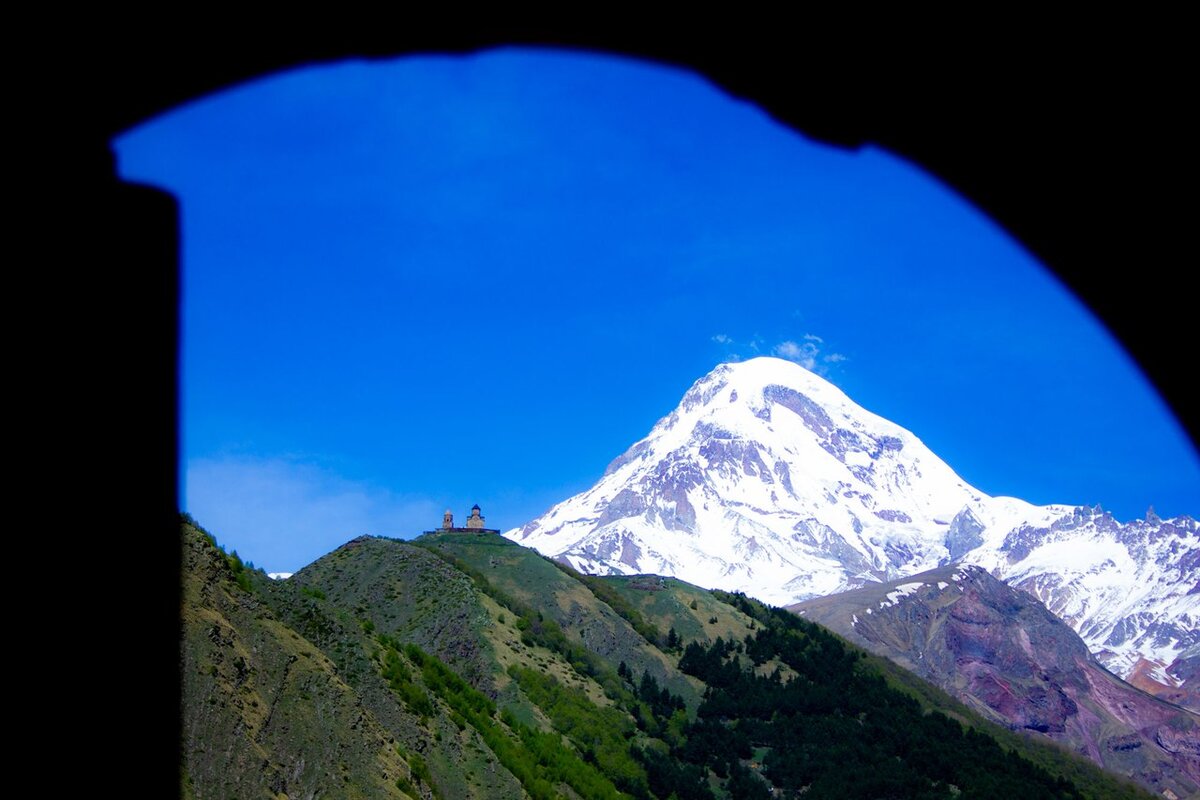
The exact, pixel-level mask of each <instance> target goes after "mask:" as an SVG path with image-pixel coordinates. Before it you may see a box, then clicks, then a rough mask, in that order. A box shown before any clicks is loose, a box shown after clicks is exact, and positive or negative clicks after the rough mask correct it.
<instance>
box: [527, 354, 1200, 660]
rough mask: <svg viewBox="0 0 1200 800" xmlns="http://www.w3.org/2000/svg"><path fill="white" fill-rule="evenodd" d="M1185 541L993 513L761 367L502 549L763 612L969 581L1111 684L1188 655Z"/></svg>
mask: <svg viewBox="0 0 1200 800" xmlns="http://www.w3.org/2000/svg"><path fill="white" fill-rule="evenodd" d="M1196 534H1197V532H1196V530H1195V526H1194V525H1189V524H1188V523H1187V522H1186V521H1184V520H1183V519H1177V520H1168V521H1158V522H1154V521H1153V520H1148V521H1147V522H1145V523H1140V522H1139V523H1131V524H1129V525H1122V524H1121V523H1119V522H1117V521H1116V520H1115V519H1113V518H1112V516H1111V515H1110V514H1107V513H1105V512H1103V511H1102V510H1100V508H1099V507H1098V506H1097V507H1095V508H1088V507H1082V506H1081V507H1075V506H1068V505H1050V506H1040V507H1039V506H1034V505H1032V504H1030V503H1026V502H1024V501H1022V500H1019V499H1016V498H1010V497H990V496H988V495H986V494H984V493H983V492H981V491H979V490H978V489H975V488H974V487H972V486H970V485H968V484H967V483H966V482H965V481H964V480H963V479H962V478H960V477H959V476H958V475H957V474H956V473H955V472H954V470H952V469H951V468H950V467H949V466H948V465H947V464H946V463H945V462H943V461H942V460H941V459H940V458H938V457H937V456H936V455H935V454H934V453H933V452H932V451H930V450H929V448H927V447H926V446H925V445H924V444H923V443H922V442H921V441H920V439H918V438H917V437H916V436H915V435H913V434H912V433H911V432H909V431H907V430H905V429H904V428H902V427H900V426H899V425H897V424H895V423H893V422H890V421H888V420H886V419H884V418H882V417H879V416H876V415H875V414H872V413H871V412H869V411H867V410H866V409H864V408H862V407H861V406H859V405H858V404H856V403H855V402H854V401H853V400H851V399H850V398H849V397H848V396H847V395H846V394H845V393H844V392H842V391H841V390H840V389H838V388H837V387H835V386H834V385H833V384H831V383H829V382H828V381H826V380H825V379H823V378H821V377H820V376H819V375H816V374H814V373H812V372H810V371H808V370H806V369H805V368H804V367H802V366H800V365H799V364H795V363H792V362H790V361H785V360H783V359H779V358H770V357H762V358H754V359H750V360H749V361H741V362H732V363H727V364H721V365H719V366H717V367H716V368H714V369H713V370H712V371H711V372H709V373H708V374H707V375H705V376H704V377H702V378H701V379H700V380H698V381H696V382H695V383H694V384H693V385H692V386H691V387H690V388H689V389H688V391H687V392H686V393H685V394H684V396H683V398H682V399H681V400H680V403H679V405H678V406H677V407H676V408H675V409H674V410H673V411H671V412H670V413H669V414H668V415H667V416H665V417H663V418H662V419H661V420H659V421H658V423H657V424H656V425H655V426H654V428H653V429H652V430H651V431H650V433H649V434H648V435H647V436H646V437H645V438H643V439H641V440H640V441H638V442H636V443H634V444H633V445H632V446H631V447H630V448H629V449H628V450H626V451H625V452H624V453H623V454H621V455H620V456H619V457H617V458H616V459H614V460H613V461H612V463H610V464H609V465H608V469H607V470H606V471H605V473H604V475H603V477H602V478H601V479H600V481H599V482H598V483H597V484H596V485H595V486H593V487H592V488H591V489H588V490H587V491H585V492H583V493H582V494H579V495H576V496H575V497H572V498H570V499H568V500H566V501H564V502H562V503H560V504H558V505H556V506H554V507H553V508H551V509H550V510H549V511H548V512H546V514H544V515H543V516H541V517H540V518H538V519H536V520H533V521H531V522H529V523H527V524H525V525H523V526H522V527H520V528H517V529H515V530H511V531H509V532H508V533H506V534H505V535H506V536H507V537H509V538H511V539H514V540H516V541H519V542H521V543H522V544H525V545H527V546H530V547H533V548H535V549H537V550H539V551H541V552H542V553H543V554H544V555H547V556H550V557H553V558H558V559H560V560H563V561H566V562H568V563H570V564H571V566H573V567H574V568H576V569H578V570H580V571H581V572H587V573H600V574H613V573H616V574H627V575H628V574H639V573H655V574H659V575H668V576H674V577H679V578H682V579H685V580H687V581H689V582H691V583H696V584H699V585H702V586H706V587H712V588H720V589H725V590H730V591H743V592H746V593H747V594H749V595H752V596H754V597H757V598H758V599H760V600H764V601H766V602H769V603H773V604H776V605H787V604H790V603H795V602H797V601H801V600H805V599H808V598H812V597H817V596H822V595H827V594H832V593H834V592H840V591H845V590H848V589H853V588H857V587H860V586H863V585H866V584H869V583H874V582H880V581H888V580H892V579H896V578H901V577H904V576H906V575H913V574H915V573H918V572H922V571H925V570H929V569H933V568H935V567H939V566H942V565H945V564H948V563H951V562H964V563H972V564H977V565H980V566H981V567H983V568H985V569H987V570H988V571H989V572H990V573H991V574H992V575H994V576H996V577H998V578H1001V579H1004V580H1008V581H1009V582H1010V583H1012V584H1013V585H1015V586H1019V587H1020V588H1024V589H1027V590H1028V591H1030V592H1031V593H1033V594H1035V595H1037V596H1038V597H1039V598H1040V599H1042V600H1043V601H1044V602H1046V604H1047V605H1048V606H1049V607H1050V608H1051V610H1053V611H1054V612H1055V613H1058V614H1060V616H1062V617H1063V618H1064V619H1065V620H1067V621H1068V623H1069V624H1071V625H1072V626H1073V627H1075V629H1076V630H1080V631H1087V634H1086V636H1087V641H1088V643H1089V645H1090V646H1092V647H1093V649H1094V651H1095V652H1096V653H1097V654H1098V655H1100V656H1101V657H1102V658H1104V659H1105V660H1106V663H1108V664H1111V665H1112V666H1113V668H1114V669H1116V670H1118V671H1119V672H1121V673H1122V674H1125V673H1126V672H1127V670H1128V669H1129V668H1130V667H1131V666H1132V664H1134V663H1135V662H1136V661H1137V659H1138V658H1140V657H1143V656H1145V657H1147V658H1150V659H1151V660H1153V661H1155V662H1156V663H1159V664H1161V665H1163V666H1164V668H1165V667H1166V666H1169V665H1170V664H1171V663H1172V661H1173V659H1174V657H1175V655H1176V654H1177V653H1178V651H1179V650H1181V649H1182V648H1185V647H1188V646H1190V645H1192V644H1194V643H1196V642H1198V641H1200V638H1197V634H1196V633H1195V630H1196V625H1195V624H1194V622H1195V620H1196V619H1197V618H1198V617H1200V614H1198V613H1197V612H1198V606H1200V595H1197V594H1193V595H1188V594H1187V593H1186V592H1187V590H1188V589H1190V588H1192V587H1194V586H1195V584H1196V573H1197V569H1198V568H1200V561H1198V559H1200V539H1198V538H1197V535H1196ZM1143 612H1145V613H1143ZM1189 631H1190V633H1189ZM1102 651H1103V652H1102Z"/></svg>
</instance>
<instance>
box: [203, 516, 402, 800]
mask: <svg viewBox="0 0 1200 800" xmlns="http://www.w3.org/2000/svg"><path fill="white" fill-rule="evenodd" d="M183 575H184V585H183V590H184V591H183V608H182V617H183V641H182V650H183V652H182V664H181V679H182V699H183V703H184V708H183V718H182V722H183V730H182V733H183V742H182V755H183V761H184V765H183V775H184V777H183V781H184V793H185V795H187V796H191V797H195V798H197V799H198V800H202V799H203V798H207V797H219V798H225V797H271V798H276V797H283V796H293V797H298V796H306V795H310V794H312V793H318V794H320V795H323V796H339V797H347V798H355V797H363V798H368V797H405V796H407V795H405V794H404V793H402V792H401V791H400V790H399V789H398V788H397V787H396V781H397V779H401V778H407V777H408V775H409V768H408V766H407V765H406V764H405V763H404V762H403V761H402V760H401V758H400V756H399V754H398V753H397V752H396V750H395V749H394V747H393V746H392V745H391V744H390V741H389V740H390V738H391V736H390V734H389V733H388V732H387V731H386V730H385V729H384V727H383V726H382V725H380V724H379V722H378V720H376V719H375V718H374V717H373V716H372V715H371V714H370V713H368V712H366V711H364V709H363V708H362V707H361V704H360V702H359V700H358V698H357V696H356V694H355V692H354V690H353V689H352V688H351V687H349V686H347V685H346V683H345V682H344V681H343V680H342V679H341V678H340V677H339V676H338V674H337V672H336V669H335V667H334V665H333V663H332V662H331V661H330V659H328V658H327V657H326V656H325V655H324V654H323V653H322V652H321V651H320V650H319V649H318V648H316V647H315V646H313V645H312V644H311V643H310V642H309V641H307V640H306V639H304V638H303V637H302V636H300V635H299V634H297V633H296V632H295V631H294V630H292V629H291V628H289V627H288V626H287V625H285V624H283V623H282V622H280V621H279V620H278V619H277V618H276V617H275V616H274V615H273V614H272V613H271V612H270V611H269V609H267V608H266V607H265V606H264V605H263V604H262V603H261V602H259V600H258V598H257V597H256V596H255V595H254V594H252V593H248V592H246V591H245V590H244V589H243V588H242V587H241V586H239V585H238V584H237V582H236V581H235V577H234V573H233V571H232V570H231V568H230V565H229V563H228V562H227V560H226V558H225V557H224V556H223V555H222V553H221V552H220V551H218V550H217V548H216V547H215V546H214V545H213V544H212V543H211V541H210V540H209V539H208V537H206V536H205V535H204V534H203V533H201V532H200V531H198V530H197V529H195V528H193V527H191V526H185V529H184V571H183ZM285 793H286V795H285Z"/></svg>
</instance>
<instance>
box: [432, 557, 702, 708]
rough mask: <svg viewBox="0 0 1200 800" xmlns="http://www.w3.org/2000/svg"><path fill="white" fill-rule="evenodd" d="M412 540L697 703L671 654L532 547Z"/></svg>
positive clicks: (692, 684) (695, 689) (696, 690)
mask: <svg viewBox="0 0 1200 800" xmlns="http://www.w3.org/2000/svg"><path fill="white" fill-rule="evenodd" d="M417 541H418V542H420V543H421V544H422V545H423V546H426V547H429V548H431V549H435V550H438V551H440V552H442V553H446V554H448V555H450V556H452V557H454V558H457V559H461V560H462V561H463V562H465V563H466V564H467V565H468V566H470V567H471V568H472V569H474V570H477V571H479V572H480V573H482V574H483V576H484V577H485V578H486V579H487V580H488V581H489V582H490V583H491V584H492V585H494V586H495V587H496V588H498V589H500V590H501V591H502V592H504V593H507V594H509V595H511V596H512V597H514V598H516V599H517V600H519V601H521V602H523V603H525V604H527V605H529V606H532V607H533V608H536V609H539V610H541V611H542V613H543V614H545V615H547V616H548V617H550V618H551V619H553V620H554V621H555V622H557V623H558V624H559V626H561V628H562V630H563V632H564V633H565V634H566V635H567V637H568V638H570V639H571V640H573V641H575V642H577V643H579V644H581V645H583V646H585V647H586V648H587V649H589V650H591V651H592V652H593V653H596V654H597V655H599V656H600V657H601V658H603V659H604V660H606V661H607V662H609V664H610V665H611V666H612V668H614V669H615V668H616V665H617V664H619V663H620V662H622V661H624V662H625V664H626V665H627V666H628V667H629V668H630V669H631V670H632V671H633V673H634V674H635V675H638V676H640V675H641V674H642V672H643V671H645V672H649V673H650V674H651V675H653V676H654V678H655V679H656V680H657V681H658V682H659V683H660V684H661V685H663V686H665V687H667V688H668V689H669V690H670V691H671V692H672V693H674V694H678V695H679V696H681V697H683V699H684V700H685V701H686V702H687V703H688V705H689V706H690V707H693V708H694V707H695V706H696V705H697V704H698V703H699V699H700V693H701V687H700V686H699V685H698V683H697V682H696V681H695V680H694V679H692V678H689V677H688V676H686V675H683V674H682V673H680V672H679V670H678V669H677V667H676V659H675V658H673V657H671V656H669V655H667V654H665V653H663V652H662V651H661V650H660V649H659V648H658V647H655V646H653V645H651V644H650V643H649V642H647V641H646V640H645V639H644V638H643V637H642V635H641V634H639V633H638V632H637V631H635V630H634V629H633V628H632V626H631V625H630V624H629V623H628V622H626V621H625V620H624V619H622V618H621V616H620V615H619V614H617V613H616V612H615V611H614V610H613V609H612V608H611V607H609V605H608V604H606V603H605V602H603V601H602V600H600V599H599V598H597V597H596V596H595V594H593V592H592V591H591V590H590V589H588V588H587V586H586V585H584V584H583V583H581V582H580V581H578V580H576V579H575V578H573V577H571V576H570V575H568V574H567V573H565V572H564V571H563V570H561V569H560V568H558V567H557V566H555V565H554V564H553V563H551V562H550V561H549V560H547V559H546V558H544V557H543V556H541V555H539V554H538V553H537V552H536V551H534V550H530V549H529V548H526V547H521V546H520V545H518V544H516V543H515V542H511V541H509V540H508V539H505V538H503V537H500V536H480V535H472V534H432V535H426V536H422V537H421V538H420V539H419V540H417ZM664 630H665V629H664Z"/></svg>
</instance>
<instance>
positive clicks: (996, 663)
mask: <svg viewBox="0 0 1200 800" xmlns="http://www.w3.org/2000/svg"><path fill="white" fill-rule="evenodd" d="M791 608H792V610H794V611H796V612H797V613H798V614H800V615H802V616H804V617H805V618H807V619H811V620H813V621H816V622H819V623H821V624H823V625H827V626H829V627H830V628H832V629H833V630H835V631H838V632H839V633H841V634H842V635H844V636H846V637H848V638H849V639H850V640H851V641H853V642H856V643H858V644H861V645H863V646H865V647H867V648H868V649H870V650H871V651H872V652H875V653H878V654H880V655H884V656H887V657H889V658H892V659H894V660H895V661H896V662H897V663H899V664H901V665H903V666H905V667H906V668H908V669H910V670H912V671H913V672H915V673H916V674H918V675H920V676H922V677H924V678H926V679H927V680H930V681H932V682H933V683H935V684H937V685H938V686H941V687H942V688H944V689H946V690H947V691H949V692H950V693H951V694H953V695H954V696H955V697H958V698H959V699H961V700H963V701H964V702H966V703H967V704H968V705H969V706H971V707H973V708H975V709H977V710H978V711H980V712H981V713H983V714H985V715H986V716H988V717H989V718H991V719H994V720H996V721H998V722H1001V723H1003V724H1005V725H1007V726H1009V727H1011V728H1013V729H1015V730H1023V731H1028V732H1031V733H1036V734H1039V735H1044V736H1047V737H1049V738H1051V739H1053V740H1055V741H1058V742H1061V743H1063V744H1065V745H1066V746H1068V747H1069V748H1071V749H1072V750H1074V751H1076V752H1079V753H1081V754H1084V755H1086V756H1087V757H1089V758H1091V759H1092V760H1093V761H1095V762H1096V763H1098V764H1102V765H1104V766H1105V767H1107V768H1109V769H1111V770H1113V771H1114V772H1117V773H1119V774H1123V775H1128V776H1130V777H1132V778H1134V779H1136V780H1137V781H1138V782H1140V783H1142V784H1143V785H1145V786H1147V787H1148V788H1151V789H1153V790H1155V791H1159V792H1161V791H1162V790H1164V789H1167V790H1170V791H1171V792H1173V793H1174V794H1175V795H1176V796H1178V797H1192V796H1195V795H1196V793H1197V792H1198V791H1200V718H1197V717H1196V716H1195V715H1194V714H1191V713H1189V712H1187V711H1185V710H1183V709H1181V708H1179V707H1177V706H1174V705H1172V704H1170V703H1166V702H1163V701H1161V700H1159V699H1157V698H1155V697H1153V696H1151V695H1149V694H1147V693H1145V692H1143V691H1140V690H1138V689H1136V688H1135V687H1133V686H1130V685H1129V684H1127V683H1125V682H1124V681H1121V680H1120V679H1119V678H1117V677H1116V676H1115V675H1113V674H1112V673H1110V672H1109V671H1108V670H1106V669H1105V668H1104V667H1103V666H1101V664H1100V663H1099V662H1098V661H1097V660H1096V658H1095V657H1094V656H1093V655H1092V654H1091V653H1089V652H1088V649H1087V646H1086V645H1085V644H1084V642H1083V641H1082V640H1081V639H1080V638H1079V637H1078V636H1077V635H1076V634H1075V633H1074V632H1073V631H1072V630H1071V629H1070V628H1069V627H1068V626H1067V625H1066V624H1065V623H1064V622H1063V621H1062V620H1060V619H1059V618H1058V617H1056V616H1055V615H1054V614H1052V613H1050V612H1049V611H1048V610H1047V609H1046V608H1045V606H1043V605H1042V604H1041V603H1040V602H1038V601H1037V600H1036V599H1035V598H1033V597H1031V596H1030V595H1028V594H1026V593H1025V592H1022V591H1019V590H1015V589H1013V588H1011V587H1009V586H1007V585H1005V584H1004V583H1002V582H1000V581H998V580H996V579H995V578H993V577H992V576H991V575H990V574H989V573H988V572H987V571H986V570H984V569H982V568H979V567H959V566H952V567H943V568H941V569H937V570H932V571H929V572H924V573H921V574H918V575H913V576H911V577H908V578H903V579H901V580H898V581H891V582H889V583H886V584H881V585H875V586H868V587H864V588H862V589H858V590H855V591H851V592H845V593H842V594H838V595H834V596H831V597H825V598H819V599H815V600H809V601H806V602H804V603H800V604H797V605H795V606H792V607H791Z"/></svg>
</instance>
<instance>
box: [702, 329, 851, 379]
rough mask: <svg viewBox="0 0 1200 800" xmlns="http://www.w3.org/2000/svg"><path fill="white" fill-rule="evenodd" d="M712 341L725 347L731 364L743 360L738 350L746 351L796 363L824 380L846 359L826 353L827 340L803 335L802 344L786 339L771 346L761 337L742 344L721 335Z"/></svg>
mask: <svg viewBox="0 0 1200 800" xmlns="http://www.w3.org/2000/svg"><path fill="white" fill-rule="evenodd" d="M712 340H713V341H714V342H717V343H718V344H720V345H722V346H723V347H724V349H725V358H726V359H727V360H729V361H740V360H741V356H740V355H739V354H738V353H737V352H736V351H735V348H745V349H747V350H749V351H750V352H751V353H752V354H753V355H759V354H761V353H764V352H765V353H770V354H771V355H773V356H776V357H778V358H785V359H787V360H788V361H794V362H795V363H797V364H799V365H800V366H802V367H804V368H805V369H807V370H809V371H810V372H815V373H817V374H818V375H822V376H824V377H829V366H830V365H831V364H839V363H841V362H843V361H845V360H846V356H844V355H843V354H841V353H829V352H825V340H824V339H823V338H821V337H820V336H818V335H816V334H815V333H805V334H803V335H802V336H801V337H800V341H796V340H794V339H785V340H783V341H781V342H778V343H776V344H774V345H770V346H768V345H767V344H766V342H764V341H763V339H762V338H760V337H758V336H755V337H753V338H752V339H750V340H748V341H745V342H742V343H739V342H737V341H735V340H734V338H733V337H732V336H729V335H728V334H724V333H718V334H717V335H715V336H713V337H712Z"/></svg>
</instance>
